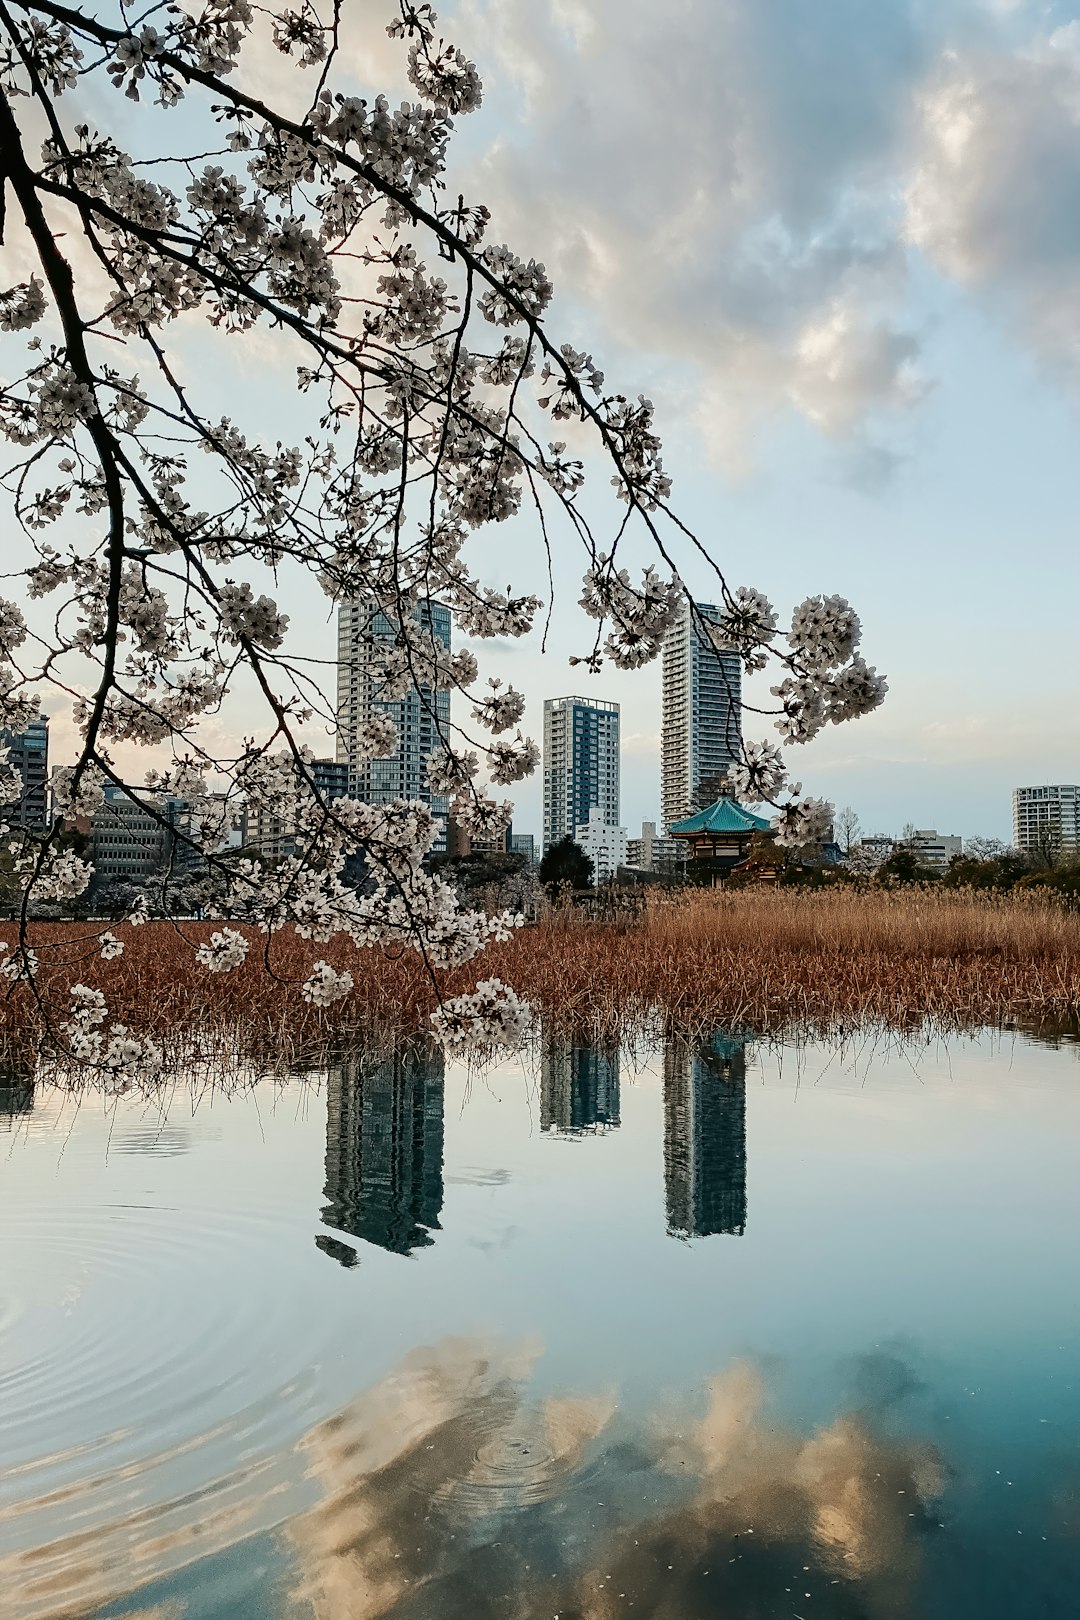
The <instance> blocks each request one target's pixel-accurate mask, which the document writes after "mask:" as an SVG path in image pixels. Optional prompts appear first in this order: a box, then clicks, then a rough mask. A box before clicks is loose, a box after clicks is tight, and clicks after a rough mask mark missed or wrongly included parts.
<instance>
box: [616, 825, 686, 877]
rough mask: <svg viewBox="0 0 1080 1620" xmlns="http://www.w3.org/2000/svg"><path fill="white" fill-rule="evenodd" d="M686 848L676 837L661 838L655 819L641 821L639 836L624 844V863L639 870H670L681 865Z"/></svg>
mask: <svg viewBox="0 0 1080 1620" xmlns="http://www.w3.org/2000/svg"><path fill="white" fill-rule="evenodd" d="M685 860H686V850H685V849H684V848H683V846H682V845H681V844H680V843H679V841H678V839H677V838H661V837H659V835H658V834H657V831H656V822H655V821H643V822H642V823H641V837H640V838H631V839H630V840H629V841H628V843H627V846H626V864H627V865H628V866H633V867H636V868H637V870H638V871H640V872H670V871H673V870H674V869H675V868H676V867H678V866H682V865H683V864H684V863H685Z"/></svg>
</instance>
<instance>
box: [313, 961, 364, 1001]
mask: <svg viewBox="0 0 1080 1620" xmlns="http://www.w3.org/2000/svg"><path fill="white" fill-rule="evenodd" d="M352 987H353V977H352V974H351V973H350V972H348V970H345V971H344V972H342V973H338V972H337V971H336V970H335V969H334V968H332V967H331V966H330V964H329V962H316V963H315V966H314V967H313V968H312V970H311V972H310V973H309V975H308V977H307V978H306V979H305V980H304V982H303V984H302V985H301V986H300V994H301V995H302V996H303V998H304V1000H305V1001H310V1002H311V1004H312V1006H313V1007H329V1006H331V1005H332V1004H333V1003H334V1002H335V1001H341V1000H343V999H344V997H345V996H347V995H349V994H350V992H351V990H352Z"/></svg>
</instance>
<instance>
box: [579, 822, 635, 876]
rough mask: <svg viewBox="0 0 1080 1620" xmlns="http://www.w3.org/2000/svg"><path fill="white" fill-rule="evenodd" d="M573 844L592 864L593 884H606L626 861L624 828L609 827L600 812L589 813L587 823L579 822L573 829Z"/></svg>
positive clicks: (626, 840)
mask: <svg viewBox="0 0 1080 1620" xmlns="http://www.w3.org/2000/svg"><path fill="white" fill-rule="evenodd" d="M574 842H575V844H578V845H579V846H580V847H581V849H583V850H584V852H585V854H586V855H587V856H588V857H589V859H590V861H592V863H593V882H594V883H607V882H609V881H610V879H611V878H613V877H614V876H615V873H616V872H617V871H618V870H619V867H620V866H625V865H626V861H627V843H628V839H627V837H626V828H625V827H611V826H609V825H608V823H607V822H606V821H604V820H603V812H602V811H601V810H593V811H591V812H590V815H589V819H588V821H582V822H579V823H578V825H577V827H575V829H574Z"/></svg>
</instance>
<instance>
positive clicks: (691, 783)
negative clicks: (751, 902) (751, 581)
mask: <svg viewBox="0 0 1080 1620" xmlns="http://www.w3.org/2000/svg"><path fill="white" fill-rule="evenodd" d="M694 608H695V609H696V611H697V613H698V614H699V615H700V617H701V618H702V619H705V620H711V621H713V622H715V621H716V620H717V619H718V618H719V609H718V608H716V607H714V606H713V605H712V604H711V603H709V602H696V603H695V604H694ZM663 668H664V674H663V681H664V700H663V723H662V732H661V740H660V813H661V816H662V817H663V822H664V830H665V832H666V830H667V829H668V828H669V827H670V826H671V824H672V822H674V821H679V820H681V818H682V817H683V816H686V815H688V814H689V812H690V810H691V807H692V805H693V800H694V795H695V794H696V793H697V791H698V789H699V788H700V786H701V784H702V782H706V781H708V780H709V778H710V777H719V776H722V775H723V774H724V772H725V771H726V770H727V768H728V767H729V766H730V765H731V764H732V763H733V762H734V761H735V760H736V759H738V758H739V754H740V750H741V747H742V666H741V664H740V662H739V657H738V654H737V653H735V652H717V650H716V648H715V647H714V646H713V644H712V642H711V641H709V640H708V639H707V637H706V636H705V634H704V632H703V631H702V630H701V628H700V627H699V625H698V624H696V623H695V622H694V619H693V616H692V614H691V604H690V602H689V601H685V600H684V602H683V604H682V608H681V610H680V612H679V615H678V617H677V619H676V620H675V622H674V624H673V625H672V627H671V629H670V630H669V631H668V634H667V635H666V637H665V638H664V652H663Z"/></svg>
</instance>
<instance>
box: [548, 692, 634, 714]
mask: <svg viewBox="0 0 1080 1620" xmlns="http://www.w3.org/2000/svg"><path fill="white" fill-rule="evenodd" d="M564 703H578V704H580V705H581V707H582V708H583V709H601V710H603V712H604V713H605V714H618V712H619V705H618V704H617V703H609V702H608V701H607V700H606V699H605V698H587V697H573V696H572V697H558V698H545V699H544V708H545V709H554V708H560V707H561V706H562V705H563V704H564Z"/></svg>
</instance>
